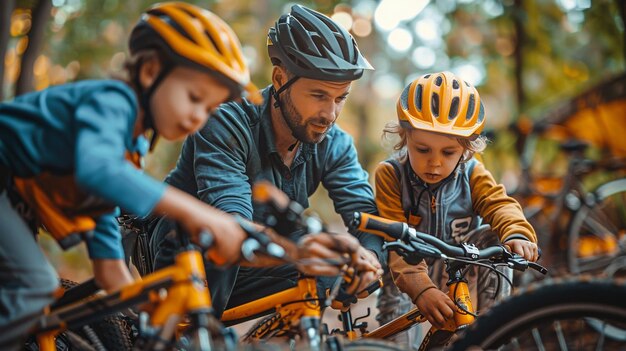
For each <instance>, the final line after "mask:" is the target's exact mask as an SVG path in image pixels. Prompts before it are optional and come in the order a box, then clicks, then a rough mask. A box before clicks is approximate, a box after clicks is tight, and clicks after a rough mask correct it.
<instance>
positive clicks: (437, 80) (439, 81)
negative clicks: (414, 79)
mask: <svg viewBox="0 0 626 351" xmlns="http://www.w3.org/2000/svg"><path fill="white" fill-rule="evenodd" d="M441 83H443V78H441V76H439V77H437V79H435V85H436V86H438V87H440V86H441Z"/></svg>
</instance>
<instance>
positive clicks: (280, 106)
mask: <svg viewBox="0 0 626 351" xmlns="http://www.w3.org/2000/svg"><path fill="white" fill-rule="evenodd" d="M299 78H300V77H298V76H295V77H293V78H291V79H290V80H288V81H287V83H285V84H283V85H282V86H281V87H280V88H278V90H276V89H274V86H272V87H271V91H270V93H271V94H272V96H273V97H274V108H278V109H280V114H281V115H282V116H283V119H284V120H285V123H286V124H287V126H289V123H287V117H286V116H285V111H283V104H282V102H281V101H280V93H282V92H283V91H285V90H287V88H289V87H290V86H291V85H292V84H293V83H295V82H296V81H297V80H298V79H299ZM291 135H292V136H293V137H294V138H296V142H295V143H293V144H291V146H289V151H293V149H294V148H295V147H296V145H297V144H298V138H297V137H296V136H295V134H293V130H292V131H291Z"/></svg>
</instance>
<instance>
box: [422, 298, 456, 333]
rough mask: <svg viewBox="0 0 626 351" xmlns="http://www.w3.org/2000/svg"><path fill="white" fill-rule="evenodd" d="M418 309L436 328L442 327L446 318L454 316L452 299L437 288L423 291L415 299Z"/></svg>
mask: <svg viewBox="0 0 626 351" xmlns="http://www.w3.org/2000/svg"><path fill="white" fill-rule="evenodd" d="M415 304H416V305H417V308H418V309H419V311H420V312H421V313H422V315H424V317H426V319H428V321H429V322H430V324H432V325H433V326H434V327H436V328H443V327H444V324H445V323H446V320H448V319H450V318H452V317H453V316H454V309H456V306H455V305H454V301H452V300H450V298H449V297H448V295H446V294H445V293H444V292H443V291H441V290H439V289H437V288H430V289H427V290H426V291H424V292H423V293H422V294H421V295H420V296H419V297H418V298H417V301H415Z"/></svg>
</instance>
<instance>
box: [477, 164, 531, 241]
mask: <svg viewBox="0 0 626 351" xmlns="http://www.w3.org/2000/svg"><path fill="white" fill-rule="evenodd" d="M470 188H471V191H472V206H473V207H474V211H476V213H478V214H479V215H480V216H481V217H483V218H484V219H485V221H486V222H487V223H489V224H490V225H491V228H492V229H493V230H494V231H495V232H496V233H497V234H498V236H499V237H500V240H501V241H502V242H505V241H506V240H507V238H509V237H511V239H513V236H515V238H519V235H522V236H524V237H525V238H526V239H528V240H529V241H531V242H534V243H536V242H537V235H536V234H535V230H534V229H533V227H532V226H531V225H530V223H528V221H527V220H526V218H525V217H524V212H523V211H522V207H521V206H520V204H519V203H518V202H517V201H515V199H513V198H512V197H510V196H508V195H507V194H506V190H505V189H504V186H503V185H502V184H498V183H496V181H495V180H494V179H493V176H492V175H491V173H490V172H489V171H488V170H487V169H485V166H484V165H483V164H482V163H481V162H478V161H477V162H476V165H475V166H474V169H473V171H472V172H471V175H470Z"/></svg>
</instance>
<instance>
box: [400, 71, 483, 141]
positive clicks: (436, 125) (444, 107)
mask: <svg viewBox="0 0 626 351" xmlns="http://www.w3.org/2000/svg"><path fill="white" fill-rule="evenodd" d="M396 108H397V113H398V120H399V121H400V124H401V125H403V126H407V124H408V126H409V127H412V128H415V129H420V130H425V131H431V132H437V133H442V134H448V135H454V136H460V137H471V136H472V135H475V134H476V135H478V134H480V132H481V131H482V130H483V127H484V125H485V109H484V107H483V103H482V101H481V100H480V95H478V91H477V90H476V88H474V87H473V86H472V85H471V84H469V83H467V82H466V81H464V80H462V79H461V78H459V77H457V76H455V75H454V74H452V73H450V72H440V73H432V74H426V75H423V76H421V77H419V78H417V79H416V80H414V81H413V82H411V83H410V84H409V85H407V86H406V88H404V91H403V92H402V95H400V98H399V99H398V103H397V105H396Z"/></svg>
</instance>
